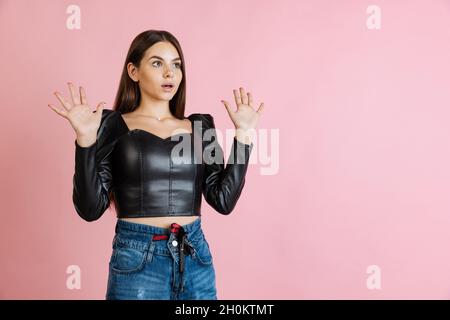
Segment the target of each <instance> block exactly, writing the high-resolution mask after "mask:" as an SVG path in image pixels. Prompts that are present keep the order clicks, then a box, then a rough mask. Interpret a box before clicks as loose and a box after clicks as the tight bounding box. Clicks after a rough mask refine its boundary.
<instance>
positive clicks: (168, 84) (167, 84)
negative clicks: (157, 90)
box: [161, 83, 173, 88]
mask: <svg viewBox="0 0 450 320" xmlns="http://www.w3.org/2000/svg"><path fill="white" fill-rule="evenodd" d="M161 87H163V88H173V84H172V83H165V84H163V85H161Z"/></svg>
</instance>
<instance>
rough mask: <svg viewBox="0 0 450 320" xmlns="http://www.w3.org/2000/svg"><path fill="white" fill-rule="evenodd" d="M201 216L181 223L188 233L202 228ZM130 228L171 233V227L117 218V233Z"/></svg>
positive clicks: (141, 231)
mask: <svg viewBox="0 0 450 320" xmlns="http://www.w3.org/2000/svg"><path fill="white" fill-rule="evenodd" d="M201 219H202V218H201V217H199V218H198V219H196V220H195V221H193V222H191V223H188V224H183V225H181V226H182V227H183V229H184V231H185V232H186V233H188V234H189V233H193V232H194V231H196V230H199V229H201ZM122 229H123V230H130V231H135V232H140V233H146V234H166V235H169V234H170V228H161V227H156V226H151V225H147V224H143V223H136V222H130V221H125V220H121V219H117V223H116V233H117V232H119V231H120V230H122Z"/></svg>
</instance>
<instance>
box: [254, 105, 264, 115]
mask: <svg viewBox="0 0 450 320" xmlns="http://www.w3.org/2000/svg"><path fill="white" fill-rule="evenodd" d="M263 110H264V102H261V104H260V105H259V108H258V110H256V112H258V113H259V114H261V113H262V111H263Z"/></svg>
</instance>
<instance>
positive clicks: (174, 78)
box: [128, 42, 183, 101]
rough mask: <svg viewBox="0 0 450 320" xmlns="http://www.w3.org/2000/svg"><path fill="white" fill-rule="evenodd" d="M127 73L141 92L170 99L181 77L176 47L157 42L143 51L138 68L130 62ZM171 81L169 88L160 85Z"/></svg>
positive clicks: (179, 59) (168, 43) (159, 98)
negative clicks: (137, 82)
mask: <svg viewBox="0 0 450 320" xmlns="http://www.w3.org/2000/svg"><path fill="white" fill-rule="evenodd" d="M128 74H129V75H130V77H131V78H132V79H133V80H135V81H137V80H139V87H140V89H141V93H143V94H145V95H146V96H149V97H151V98H153V99H155V100H167V101H169V100H171V99H172V98H173V96H174V95H175V94H176V92H177V90H178V87H179V85H180V83H181V79H182V78H183V73H182V71H181V58H180V56H179V55H178V51H177V49H176V48H175V47H174V46H173V45H172V44H171V43H170V42H157V43H155V44H154V45H153V46H151V47H150V48H148V49H147V50H146V52H145V55H144V57H143V58H142V60H141V64H140V67H139V68H136V67H135V66H134V65H133V64H132V63H131V62H130V63H129V64H128ZM166 83H171V84H172V85H173V86H172V88H171V89H170V90H168V89H165V88H164V87H163V86H162V85H163V84H166Z"/></svg>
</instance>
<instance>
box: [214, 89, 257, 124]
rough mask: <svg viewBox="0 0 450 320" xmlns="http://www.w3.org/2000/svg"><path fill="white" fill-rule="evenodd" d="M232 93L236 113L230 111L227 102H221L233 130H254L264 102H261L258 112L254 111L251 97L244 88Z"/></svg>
mask: <svg viewBox="0 0 450 320" xmlns="http://www.w3.org/2000/svg"><path fill="white" fill-rule="evenodd" d="M233 93H234V100H235V101H236V105H237V111H234V110H232V109H231V107H230V105H229V104H228V102H227V101H224V100H221V101H222V103H223V104H224V105H225V108H226V109H227V111H228V114H229V115H230V118H231V121H233V123H234V126H235V128H236V129H242V130H249V129H255V128H256V124H257V123H258V121H259V117H260V116H261V114H262V110H263V109H264V102H261V104H260V106H259V108H258V110H255V109H254V108H253V97H252V95H251V94H250V92H247V94H246V93H245V91H244V88H242V87H240V88H239V91H238V90H236V89H234V90H233Z"/></svg>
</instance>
